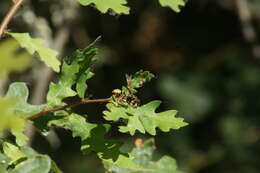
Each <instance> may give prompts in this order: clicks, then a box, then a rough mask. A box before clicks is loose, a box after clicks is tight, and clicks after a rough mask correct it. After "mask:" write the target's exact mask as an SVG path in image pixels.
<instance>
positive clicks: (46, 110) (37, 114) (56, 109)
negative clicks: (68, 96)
mask: <svg viewBox="0 0 260 173" xmlns="http://www.w3.org/2000/svg"><path fill="white" fill-rule="evenodd" d="M109 101H110V98H104V99H81V100H80V101H77V102H74V103H71V104H67V105H64V106H61V107H57V108H52V109H44V110H42V111H41V112H38V113H35V114H32V115H30V116H27V117H26V118H25V119H27V120H30V119H34V118H36V117H38V116H40V115H43V114H46V113H50V112H56V111H61V110H65V109H67V108H72V107H74V106H77V105H80V104H86V103H105V102H109Z"/></svg>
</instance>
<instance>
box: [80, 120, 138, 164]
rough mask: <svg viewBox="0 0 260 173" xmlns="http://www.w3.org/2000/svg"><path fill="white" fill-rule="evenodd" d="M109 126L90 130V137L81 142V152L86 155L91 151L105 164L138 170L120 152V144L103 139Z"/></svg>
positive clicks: (100, 126) (129, 159)
mask: <svg viewBox="0 0 260 173" xmlns="http://www.w3.org/2000/svg"><path fill="white" fill-rule="evenodd" d="M109 129H110V125H108V124H103V125H98V126H96V127H95V128H93V129H92V130H91V133H90V137H89V138H87V139H85V140H83V141H82V147H81V150H82V151H83V152H84V153H85V154H86V153H89V152H91V151H93V152H95V153H97V155H98V157H99V158H100V159H101V160H102V161H103V162H105V163H107V164H113V165H116V166H117V167H120V168H138V166H137V165H136V164H135V163H134V162H133V161H132V160H133V158H132V157H130V156H128V155H127V154H124V153H122V152H121V151H120V148H121V146H122V143H121V142H119V141H115V140H107V139H105V138H104V136H105V134H106V133H107V132H108V131H109Z"/></svg>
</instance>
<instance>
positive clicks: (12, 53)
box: [0, 39, 31, 79]
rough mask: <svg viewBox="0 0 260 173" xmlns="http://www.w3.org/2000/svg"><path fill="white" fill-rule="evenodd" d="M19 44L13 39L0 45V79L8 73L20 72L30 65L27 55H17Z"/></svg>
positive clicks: (29, 57)
mask: <svg viewBox="0 0 260 173" xmlns="http://www.w3.org/2000/svg"><path fill="white" fill-rule="evenodd" d="M18 49H19V44H18V43H17V41H15V40H14V39H7V40H5V41H3V42H1V44H0V52H1V56H0V79H1V78H3V77H4V76H6V75H8V73H10V72H22V71H24V70H25V69H26V68H27V67H28V66H29V65H30V64H31V56H29V54H27V53H19V54H17V50H18Z"/></svg>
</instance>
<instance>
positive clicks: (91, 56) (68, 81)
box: [1, 43, 187, 172]
mask: <svg viewBox="0 0 260 173" xmlns="http://www.w3.org/2000/svg"><path fill="white" fill-rule="evenodd" d="M96 54H97V50H96V48H95V47H94V43H93V44H91V45H90V46H89V47H87V48H86V49H83V50H82V51H81V50H76V51H75V52H74V53H73V54H72V56H71V57H68V58H66V59H65V61H64V62H63V65H62V67H61V72H60V80H59V81H58V83H57V84H54V83H51V84H50V88H49V91H48V94H47V103H46V104H44V105H31V104H28V103H27V99H28V95H29V93H28V89H27V87H26V85H25V84H24V83H21V82H16V83H13V84H11V85H10V87H9V89H8V92H7V94H6V96H5V98H3V101H8V99H13V100H15V102H12V100H10V103H6V104H7V105H5V107H4V108H5V109H7V110H6V111H5V109H1V111H5V112H10V115H9V114H8V113H6V114H7V115H6V117H15V118H17V120H20V121H23V122H28V120H24V119H31V118H35V117H34V116H33V117H31V115H34V114H37V113H39V112H41V110H47V109H51V108H54V109H56V108H58V107H60V106H61V108H62V109H60V111H49V112H46V114H48V116H47V117H48V118H47V117H46V118H45V121H41V118H43V119H44V117H41V116H39V117H36V118H35V119H32V120H33V122H34V125H35V126H36V127H38V128H39V130H41V131H44V130H45V131H46V130H48V128H49V127H51V126H56V127H60V128H64V129H68V130H71V131H72V136H73V137H80V138H81V143H82V144H81V145H82V146H81V150H82V152H83V153H84V154H88V153H90V152H95V153H96V154H97V155H98V157H99V158H100V159H102V160H103V161H104V162H105V163H110V164H113V165H115V166H117V167H119V168H125V169H139V167H140V166H138V165H137V164H136V163H135V162H134V160H133V159H134V157H132V156H131V155H129V154H127V153H123V152H121V151H120V148H121V146H122V142H119V141H115V140H111V139H106V137H105V135H106V134H107V133H108V132H109V130H110V127H111V125H109V124H95V123H89V122H88V121H87V119H86V118H84V116H83V115H79V114H77V113H76V112H74V109H71V107H73V106H74V105H77V104H80V103H81V102H76V103H70V102H65V100H66V99H67V98H70V97H72V96H74V97H76V98H83V99H84V96H85V89H86V88H87V86H86V84H85V82H86V80H87V79H89V78H90V77H92V76H93V73H92V72H91V67H92V65H93V64H94V63H95V62H96ZM152 77H153V74H151V73H149V72H148V71H139V72H137V73H135V74H134V75H133V76H129V75H127V86H124V87H122V88H123V89H122V90H123V92H122V93H119V94H118V93H115V94H113V95H112V96H111V98H110V99H108V101H109V103H107V108H108V111H104V115H105V117H104V118H105V119H106V120H108V121H118V120H119V119H121V118H123V119H124V121H125V122H127V125H126V126H119V131H120V132H123V133H125V132H130V134H131V135H134V134H135V131H136V130H139V131H140V132H142V133H145V131H147V132H148V133H150V134H152V135H155V134H156V131H155V129H156V127H158V128H160V129H161V130H162V131H164V132H168V131H169V130H170V129H179V128H180V127H183V126H185V125H187V123H185V122H183V119H182V118H176V117H174V115H175V114H176V111H175V110H169V111H165V112H161V113H155V109H156V108H157V107H158V106H159V104H160V101H152V102H150V103H148V104H145V105H142V106H140V105H139V102H138V104H137V103H135V100H137V99H138V98H137V96H136V95H135V94H136V92H137V89H138V88H140V87H141V86H143V84H144V83H145V82H148V81H150V80H151V78H152ZM85 100H87V99H85ZM8 105H9V107H8ZM64 105H65V107H64ZM68 105H71V106H68ZM62 106H63V107H62ZM66 106H67V108H66ZM63 108H64V109H63ZM65 108H66V109H65ZM9 109H10V110H9ZM45 116H46V115H45ZM21 117H22V118H23V119H21ZM38 119H40V120H38ZM12 120H15V119H12ZM123 124H125V123H123ZM20 125H21V123H19V125H18V124H17V123H16V124H15V125H14V127H13V126H11V125H9V126H8V127H9V128H10V129H11V131H12V133H13V134H14V135H15V136H16V141H17V144H18V145H20V146H24V145H25V144H26V140H27V138H26V137H25V136H24V135H23V133H22V132H23V130H24V127H25V126H22V127H19V126H20ZM18 127H19V128H18ZM17 128H18V129H17ZM3 146H4V148H3V149H4V151H5V152H4V153H5V154H6V155H7V156H8V157H11V159H12V161H11V162H10V164H15V163H17V161H18V160H20V158H23V157H25V155H23V154H22V153H21V152H20V151H19V149H18V147H15V146H13V145H12V144H5V145H3ZM19 153H20V154H19ZM161 162H162V163H163V162H168V161H167V159H166V160H164V159H163V160H161V161H159V163H160V164H161ZM32 164H33V165H34V166H35V167H32ZM49 165H50V160H49V159H48V157H46V156H35V157H33V158H27V159H25V160H24V161H22V162H21V163H20V162H19V163H18V164H15V168H14V170H13V172H19V171H21V170H23V171H25V172H30V171H33V170H34V169H36V168H37V169H38V166H39V167H43V168H42V171H43V172H44V170H46V171H47V172H48V170H49V169H50V168H49V167H50V166H49ZM151 169H153V168H151ZM154 169H157V168H154Z"/></svg>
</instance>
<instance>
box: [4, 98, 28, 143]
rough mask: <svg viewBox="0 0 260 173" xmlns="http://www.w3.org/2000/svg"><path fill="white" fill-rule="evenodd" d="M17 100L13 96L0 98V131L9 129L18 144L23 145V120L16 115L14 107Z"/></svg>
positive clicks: (24, 137) (24, 139) (24, 141)
mask: <svg viewBox="0 0 260 173" xmlns="http://www.w3.org/2000/svg"><path fill="white" fill-rule="evenodd" d="M17 103H18V101H17V100H16V99H14V98H0V115H1V116H0V132H2V131H3V130H5V129H10V130H11V133H12V134H13V135H14V136H16V142H17V144H18V145H21V146H22V145H25V144H26V142H27V140H28V139H27V137H26V136H25V135H24V134H23V131H24V129H25V120H24V119H22V118H20V117H18V116H16V114H15V113H14V107H15V105H16V104H17Z"/></svg>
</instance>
